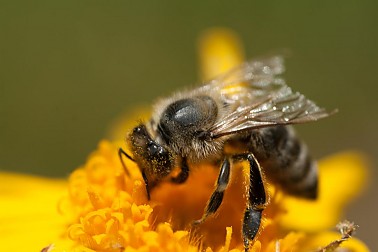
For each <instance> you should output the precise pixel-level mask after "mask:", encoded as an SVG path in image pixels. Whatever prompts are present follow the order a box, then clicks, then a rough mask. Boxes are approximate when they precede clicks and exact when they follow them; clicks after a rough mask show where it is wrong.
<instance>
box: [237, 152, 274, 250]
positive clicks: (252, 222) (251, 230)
mask: <svg viewBox="0 0 378 252" xmlns="http://www.w3.org/2000/svg"><path fill="white" fill-rule="evenodd" d="M234 158H235V159H238V160H248V162H249V189H248V195H247V196H248V202H247V207H246V209H245V212H244V218H243V231H242V232H243V241H244V248H245V251H246V252H247V251H249V246H250V242H251V241H252V240H253V239H254V238H255V236H256V234H257V232H258V231H259V228H260V225H261V218H262V212H263V210H264V209H265V207H266V204H267V197H266V193H265V187H264V181H263V177H262V172H261V168H260V165H259V163H258V162H257V160H256V158H255V156H253V154H243V155H237V156H235V157H234Z"/></svg>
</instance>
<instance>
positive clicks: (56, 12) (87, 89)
mask: <svg viewBox="0 0 378 252" xmlns="http://www.w3.org/2000/svg"><path fill="white" fill-rule="evenodd" d="M377 7H378V4H377V1H373V0H371V1H352V0H344V1H341V0H339V1H299V0H297V1H290V2H289V1H270V2H267V1H248V2H247V1H220V0H219V1H190V2H189V1H187V2H183V1H181V2H178V1H165V2H164V4H163V2H158V1H72V0H69V1H26V0H12V1H7V2H6V1H2V2H1V3H0V139H1V140H0V168H1V169H2V170H7V171H15V172H23V173H32V174H40V175H45V176H59V177H66V176H67V175H68V174H69V172H70V171H71V170H73V169H74V168H76V167H77V166H79V165H80V164H82V163H83V162H85V159H86V156H87V155H88V154H89V153H90V152H91V151H92V150H94V149H95V148H96V145H97V143H98V141H99V140H100V139H102V138H103V137H104V136H105V133H106V131H107V129H108V127H109V125H110V124H111V122H112V121H113V120H114V119H115V118H117V116H119V115H121V114H122V113H125V112H127V111H133V107H135V106H136V105H137V104H149V103H151V101H153V100H154V98H156V97H158V96H161V95H163V94H169V93H170V91H173V90H176V89H177V88H178V87H184V86H187V85H188V84H193V83H197V82H199V81H201V80H199V77H198V75H199V74H198V62H197V55H196V40H197V38H198V35H199V34H200V33H201V32H202V31H203V30H205V29H208V28H210V27H214V26H223V27H229V28H231V29H234V30H235V31H236V32H237V33H239V34H240V36H241V38H242V40H243V42H244V44H245V47H246V54H247V56H248V57H253V56H255V55H261V54H264V53H269V52H272V51H276V50H281V49H288V50H290V52H291V56H290V58H289V59H288V60H287V73H286V74H285V77H286V79H287V82H288V83H289V84H290V85H291V86H292V87H293V88H294V89H295V90H300V91H301V92H302V93H304V94H306V95H307V96H309V97H310V98H312V99H314V100H315V101H317V103H319V104H322V105H323V106H325V107H327V108H330V109H332V108H339V111H340V112H339V113H338V114H337V115H335V116H333V117H332V118H329V119H327V120H323V121H321V122H319V123H316V124H311V125H303V126H299V127H297V128H298V131H299V132H300V134H301V136H302V137H303V138H304V139H306V141H307V143H308V144H309V146H310V147H311V149H312V152H313V154H314V156H315V157H317V158H320V157H322V156H325V155H328V154H332V153H335V152H338V151H342V150H350V149H354V150H360V151H362V152H364V153H366V154H368V155H369V156H370V158H371V160H372V176H371V177H372V183H371V186H370V188H369V190H368V192H367V193H365V195H364V196H363V197H361V198H359V199H358V200H357V201H356V202H355V204H354V205H353V206H351V207H349V208H348V211H347V217H348V218H349V219H350V220H353V221H355V222H356V223H358V224H359V225H360V226H361V227H360V229H359V230H358V233H357V236H358V237H360V238H362V239H363V240H365V241H366V243H367V244H368V245H369V246H370V247H371V248H372V250H374V248H376V249H378V241H377V239H376V234H375V230H376V227H377V226H378V222H377V218H376V216H375V214H376V212H377V210H378V209H377V206H378V199H377V196H376V193H375V192H376V191H377V189H378V187H377V185H375V183H374V180H375V179H376V176H377V173H376V172H375V166H376V164H377V157H378V155H377V154H378V151H377V147H378V144H377V142H378V137H377V136H378V134H377V129H378V120H377V112H376V108H377V107H378V100H377V94H378V89H377V84H378V83H377V79H378V78H377V74H376V73H377V67H378V65H377V59H378V57H377V56H378V49H377V47H378V14H377V13H378V8H377ZM340 186H348V185H340ZM26 189H27V188H26ZM322 214H326V213H322ZM376 249H375V250H376Z"/></svg>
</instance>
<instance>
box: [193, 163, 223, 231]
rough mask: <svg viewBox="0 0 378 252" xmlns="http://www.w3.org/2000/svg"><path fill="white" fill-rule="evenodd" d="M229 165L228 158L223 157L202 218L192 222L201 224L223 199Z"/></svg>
mask: <svg viewBox="0 0 378 252" xmlns="http://www.w3.org/2000/svg"><path fill="white" fill-rule="evenodd" d="M230 167H231V165H230V160H229V159H228V158H225V160H224V161H223V163H222V167H221V169H220V171H219V175H218V180H217V184H216V187H215V190H214V192H213V194H212V195H211V197H210V200H209V201H208V202H207V205H206V208H205V212H204V214H203V216H202V218H201V219H199V220H196V221H194V222H193V224H195V225H197V224H201V223H202V222H204V221H205V220H206V218H207V217H209V216H210V215H212V214H214V213H215V212H216V211H217V210H218V208H219V206H220V205H221V203H222V201H223V195H224V191H225V190H226V188H227V185H228V182H229V180H230V173H231V172H230Z"/></svg>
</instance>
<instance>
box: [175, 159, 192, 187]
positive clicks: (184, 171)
mask: <svg viewBox="0 0 378 252" xmlns="http://www.w3.org/2000/svg"><path fill="white" fill-rule="evenodd" d="M180 168H181V171H180V173H179V174H178V175H177V176H176V177H173V178H171V182H173V183H176V184H182V183H184V182H185V181H186V180H187V179H188V177H189V166H188V162H187V160H186V158H182V159H181V165H180Z"/></svg>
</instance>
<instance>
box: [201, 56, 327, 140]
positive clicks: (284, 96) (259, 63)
mask: <svg viewBox="0 0 378 252" xmlns="http://www.w3.org/2000/svg"><path fill="white" fill-rule="evenodd" d="M283 72H284V63H283V58H282V57H280V56H273V57H269V58H260V59H256V60H253V61H250V62H246V63H244V64H243V65H241V66H239V67H237V68H235V69H233V70H231V71H229V72H227V73H226V74H224V75H222V76H220V77H218V78H216V79H214V80H212V81H211V82H209V84H207V85H205V86H202V87H200V90H201V91H204V92H216V93H218V94H220V95H221V97H222V98H221V99H222V101H223V103H224V106H225V110H226V111H228V112H227V113H225V114H224V115H223V116H222V117H221V118H219V120H218V121H217V122H216V123H215V124H214V125H213V127H212V128H211V129H210V132H211V133H212V135H213V137H214V138H217V137H220V136H224V135H228V134H233V133H236V132H239V131H243V130H248V129H254V128H260V127H267V126H274V125H286V124H297V123H306V122H311V121H316V120H318V119H321V118H324V117H327V116H329V115H330V114H332V113H334V112H331V113H329V112H327V111H326V110H325V109H323V108H320V107H318V106H317V105H316V104H315V103H314V102H313V101H311V100H309V99H307V98H306V97H305V96H304V95H302V94H300V93H298V92H293V91H292V90H291V88H289V87H288V86H287V85H286V84H285V81H284V80H283V79H282V78H280V77H279V75H280V74H282V73H283Z"/></svg>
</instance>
